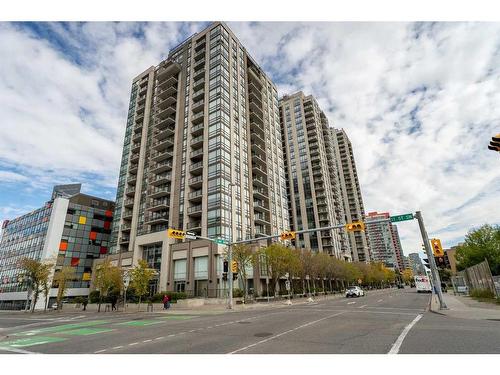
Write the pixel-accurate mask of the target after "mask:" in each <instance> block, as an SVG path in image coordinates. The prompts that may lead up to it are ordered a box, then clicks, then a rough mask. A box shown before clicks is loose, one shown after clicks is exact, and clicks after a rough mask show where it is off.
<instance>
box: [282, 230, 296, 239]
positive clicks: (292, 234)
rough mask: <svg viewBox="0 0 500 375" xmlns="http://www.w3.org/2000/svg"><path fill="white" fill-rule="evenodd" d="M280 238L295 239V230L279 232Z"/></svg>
mask: <svg viewBox="0 0 500 375" xmlns="http://www.w3.org/2000/svg"><path fill="white" fill-rule="evenodd" d="M280 239H281V240H282V241H286V240H294V239H295V232H282V233H281V234H280Z"/></svg>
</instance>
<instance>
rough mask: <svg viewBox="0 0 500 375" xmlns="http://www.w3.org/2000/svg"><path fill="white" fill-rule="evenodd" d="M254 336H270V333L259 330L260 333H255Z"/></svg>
mask: <svg viewBox="0 0 500 375" xmlns="http://www.w3.org/2000/svg"><path fill="white" fill-rule="evenodd" d="M254 336H255V337H267V336H272V333H271V332H260V333H256V334H255V335H254Z"/></svg>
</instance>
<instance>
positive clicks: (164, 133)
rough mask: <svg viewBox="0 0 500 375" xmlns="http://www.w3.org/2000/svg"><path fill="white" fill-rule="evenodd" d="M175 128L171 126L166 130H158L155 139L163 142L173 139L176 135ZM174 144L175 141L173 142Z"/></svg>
mask: <svg viewBox="0 0 500 375" xmlns="http://www.w3.org/2000/svg"><path fill="white" fill-rule="evenodd" d="M174 131H175V127H174V126H169V127H167V128H164V129H162V130H157V131H156V132H155V133H154V135H153V137H154V138H156V139H157V140H162V139H166V138H168V137H172V136H173V135H174ZM172 142H173V140H172Z"/></svg>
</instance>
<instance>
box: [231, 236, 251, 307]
mask: <svg viewBox="0 0 500 375" xmlns="http://www.w3.org/2000/svg"><path fill="white" fill-rule="evenodd" d="M231 250H232V253H233V260H234V261H235V262H236V263H237V264H238V274H239V276H240V280H241V282H242V283H243V301H244V302H246V301H247V298H248V287H247V285H248V279H247V277H248V275H247V268H248V267H251V266H253V263H254V262H253V260H254V257H253V252H252V249H251V248H250V246H247V245H245V244H236V245H233V246H232V249H231Z"/></svg>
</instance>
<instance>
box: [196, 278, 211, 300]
mask: <svg viewBox="0 0 500 375" xmlns="http://www.w3.org/2000/svg"><path fill="white" fill-rule="evenodd" d="M207 288H208V280H195V281H194V289H195V290H194V293H195V297H204V298H207V296H208V289H207Z"/></svg>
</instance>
